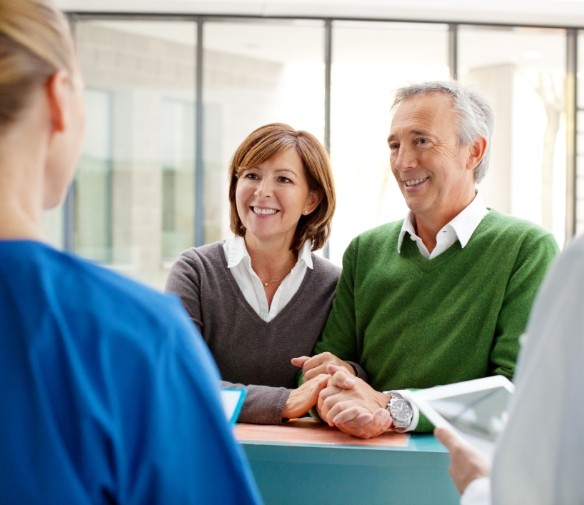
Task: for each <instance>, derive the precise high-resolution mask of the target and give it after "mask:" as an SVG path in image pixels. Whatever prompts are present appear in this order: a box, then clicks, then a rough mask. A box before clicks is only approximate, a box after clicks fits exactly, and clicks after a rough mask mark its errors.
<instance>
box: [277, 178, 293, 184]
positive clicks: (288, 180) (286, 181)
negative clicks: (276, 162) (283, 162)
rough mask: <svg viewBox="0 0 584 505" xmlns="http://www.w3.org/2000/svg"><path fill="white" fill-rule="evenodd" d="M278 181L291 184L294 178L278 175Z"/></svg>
mask: <svg viewBox="0 0 584 505" xmlns="http://www.w3.org/2000/svg"><path fill="white" fill-rule="evenodd" d="M278 182H282V183H284V184H289V183H291V182H292V179H288V177H278Z"/></svg>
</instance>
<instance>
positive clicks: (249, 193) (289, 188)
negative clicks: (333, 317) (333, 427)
mask: <svg viewBox="0 0 584 505" xmlns="http://www.w3.org/2000/svg"><path fill="white" fill-rule="evenodd" d="M229 180H230V185H229V202H230V206H231V229H232V231H233V232H234V236H233V237H230V238H228V239H227V240H225V241H221V242H216V243H213V244H208V245H204V246H201V247H197V248H191V249H188V250H186V251H184V252H183V253H182V255H181V256H180V258H179V259H178V260H177V261H176V263H175V264H174V265H173V267H172V269H171V271H170V274H169V277H168V280H167V285H166V289H167V290H168V291H172V292H176V293H178V294H179V296H180V297H181V299H182V301H183V304H184V305H185V307H186V309H187V311H188V312H189V314H190V316H191V318H192V320H193V322H194V323H195V324H196V325H197V326H198V327H199V329H200V330H201V333H202V334H203V337H204V338H205V341H206V342H207V344H208V346H209V348H210V349H211V352H212V354H213V356H214V357H215V360H216V362H217V364H218V366H219V370H220V372H221V375H222V378H223V380H224V381H225V382H226V385H230V384H235V385H239V386H240V385H245V386H246V388H247V397H246V399H245V402H244V405H243V408H242V411H241V414H240V416H239V421H240V422H248V423H258V424H277V423H281V422H282V421H283V420H286V419H291V418H295V417H300V416H302V415H304V414H305V413H306V412H307V411H308V410H309V409H310V408H311V407H312V406H314V404H315V403H316V401H317V398H318V393H319V391H320V390H321V388H322V387H323V386H324V385H325V384H326V381H327V376H326V375H321V376H318V377H316V378H315V379H314V380H312V381H307V382H306V383H304V384H303V385H302V386H301V387H299V388H296V384H297V375H298V369H297V368H296V367H295V366H293V365H292V364H291V362H290V360H291V359H292V358H294V357H297V356H302V355H310V353H311V352H312V347H313V345H314V343H315V342H316V340H317V339H318V337H319V336H320V333H321V331H322V328H323V326H324V323H325V321H326V318H327V315H328V313H329V310H330V307H331V304H332V300H333V298H334V293H335V287H336V283H337V280H338V276H339V273H340V269H339V267H337V266H335V265H333V264H332V263H331V262H329V261H328V260H326V259H324V258H322V257H321V256H318V255H316V254H314V252H313V251H315V250H317V249H320V248H321V247H323V246H324V244H325V243H326V241H327V239H328V236H329V233H330V229H331V220H332V217H333V213H334V209H335V190H334V182H333V176H332V171H331V167H330V162H329V158H328V155H327V152H326V150H325V149H324V147H323V146H322V144H321V143H320V142H319V141H318V140H317V139H316V138H315V137H314V136H313V135H312V134H310V133H308V132H305V131H298V130H294V129H293V128H292V127H290V126H288V125H286V124H282V123H273V124H268V125H265V126H262V127H260V128H258V129H256V130H254V131H253V132H252V133H250V134H249V135H248V136H247V138H246V139H245V140H244V141H243V142H242V143H241V145H240V146H239V147H238V148H237V150H236V151H235V154H234V156H233V159H232V162H231V166H230V168H229Z"/></svg>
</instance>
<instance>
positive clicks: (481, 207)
mask: <svg viewBox="0 0 584 505" xmlns="http://www.w3.org/2000/svg"><path fill="white" fill-rule="evenodd" d="M488 212H489V210H488V209H487V207H486V206H485V202H484V200H483V198H482V196H481V195H480V193H478V192H477V194H476V196H475V197H474V198H473V200H472V202H470V203H469V204H468V205H467V206H466V207H465V208H464V209H463V210H462V211H461V212H460V213H459V214H458V215H457V216H455V217H454V218H453V219H452V220H451V221H450V222H449V223H447V224H446V225H444V226H443V227H442V229H441V230H440V231H439V232H438V234H437V235H436V247H435V248H434V250H433V251H432V253H431V254H430V253H429V252H428V250H427V249H426V246H425V245H424V243H423V242H422V240H421V239H420V237H418V235H417V234H416V230H415V228H414V223H413V219H414V215H413V213H412V212H411V211H410V212H409V213H408V215H407V216H406V218H405V219H404V222H403V223H402V227H401V230H400V233H399V237H398V241H397V251H398V253H399V252H400V251H401V246H402V243H403V240H404V236H405V234H406V233H408V234H409V235H410V238H411V239H412V240H413V241H414V242H416V243H417V245H418V249H420V252H421V253H422V254H423V255H424V256H425V257H426V258H429V259H432V258H435V257H436V256H438V255H439V254H441V253H443V252H444V251H446V250H447V249H448V248H449V247H450V246H451V245H452V244H454V243H455V242H456V241H457V240H458V241H459V242H460V246H461V247H462V248H464V247H465V246H466V244H468V241H469V240H470V237H471V236H472V234H473V233H474V231H475V230H476V229H477V227H478V225H479V224H480V222H481V221H482V219H483V217H485V216H486V215H487V213H488Z"/></svg>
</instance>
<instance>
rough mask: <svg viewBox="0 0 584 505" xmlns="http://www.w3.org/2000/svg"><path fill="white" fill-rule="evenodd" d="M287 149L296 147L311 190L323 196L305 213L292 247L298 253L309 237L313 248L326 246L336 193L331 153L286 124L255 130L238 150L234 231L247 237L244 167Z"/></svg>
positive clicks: (232, 177) (233, 169) (233, 173)
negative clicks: (240, 199) (239, 203)
mask: <svg viewBox="0 0 584 505" xmlns="http://www.w3.org/2000/svg"><path fill="white" fill-rule="evenodd" d="M287 149H294V150H295V151H296V152H297V153H298V156H299V157H300V159H301V160H302V166H303V167H304V174H305V176H306V180H307V182H308V187H309V188H310V190H312V191H315V192H317V193H319V194H320V196H321V197H322V199H321V201H320V203H319V204H318V205H317V207H316V209H314V210H313V211H312V212H311V213H310V214H308V215H306V216H302V217H301V218H300V221H299V222H298V225H297V226H296V232H295V233H294V238H293V240H292V244H291V246H290V249H291V250H292V251H293V252H294V253H298V251H299V250H300V248H301V247H302V245H303V244H304V242H305V241H306V240H307V239H311V240H312V250H313V251H316V250H318V249H320V248H321V247H323V246H324V245H325V244H326V241H327V240H328V237H329V235H330V231H331V222H332V219H333V214H334V212H335V205H336V196H335V185H334V180H333V174H332V169H331V165H330V161H329V156H328V153H327V152H326V149H325V148H324V146H323V145H322V144H321V143H320V142H319V141H318V139H317V138H316V137H315V136H314V135H312V134H311V133H308V132H306V131H303V130H295V129H294V128H292V127H291V126H289V125H287V124H283V123H271V124H267V125H264V126H261V127H260V128H258V129H256V130H254V131H253V132H251V133H250V134H249V135H248V136H247V137H246V138H245V139H244V141H243V142H242V143H241V145H240V146H239V147H238V148H237V150H236V151H235V154H234V155H233V159H232V160H231V165H230V167H229V203H230V206H231V230H232V231H233V232H234V233H236V234H237V235H240V236H242V237H243V236H245V227H244V226H243V223H242V222H241V219H240V217H239V214H238V213H237V207H236V203H235V189H236V187H237V179H238V177H239V174H240V173H241V171H242V170H244V169H246V168H249V167H254V166H257V165H259V164H261V163H263V162H264V161H266V160H268V159H269V158H271V157H273V156H275V155H277V154H280V153H281V152H283V151H286V150H287Z"/></svg>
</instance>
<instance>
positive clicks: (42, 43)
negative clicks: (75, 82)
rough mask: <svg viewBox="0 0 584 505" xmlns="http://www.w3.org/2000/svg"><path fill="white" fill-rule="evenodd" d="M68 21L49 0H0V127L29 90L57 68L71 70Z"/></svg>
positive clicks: (13, 115) (72, 56)
mask: <svg viewBox="0 0 584 505" xmlns="http://www.w3.org/2000/svg"><path fill="white" fill-rule="evenodd" d="M75 65H76V63H75V51H74V46H73V39H72V36H71V30H70V27H69V23H68V21H67V19H66V17H65V16H64V14H63V13H62V12H61V11H60V10H59V9H58V8H57V6H56V5H55V4H54V2H53V1H52V0H0V130H2V129H4V128H5V127H6V126H8V125H10V124H11V123H13V122H14V121H15V120H16V119H17V117H18V115H19V114H20V113H21V111H22V110H23V109H25V108H26V105H27V103H28V100H29V98H30V95H31V92H32V91H33V90H34V89H35V88H36V87H37V86H41V85H43V84H44V83H45V82H46V80H47V79H48V78H49V77H50V76H51V75H53V74H54V73H55V72H57V71H59V70H64V71H66V72H68V73H70V74H71V75H73V74H74V71H75Z"/></svg>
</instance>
